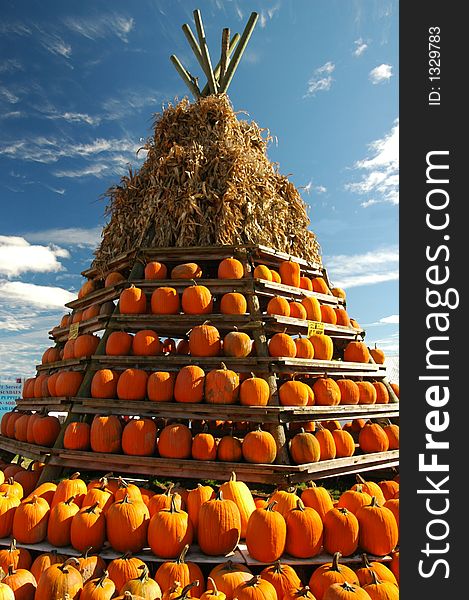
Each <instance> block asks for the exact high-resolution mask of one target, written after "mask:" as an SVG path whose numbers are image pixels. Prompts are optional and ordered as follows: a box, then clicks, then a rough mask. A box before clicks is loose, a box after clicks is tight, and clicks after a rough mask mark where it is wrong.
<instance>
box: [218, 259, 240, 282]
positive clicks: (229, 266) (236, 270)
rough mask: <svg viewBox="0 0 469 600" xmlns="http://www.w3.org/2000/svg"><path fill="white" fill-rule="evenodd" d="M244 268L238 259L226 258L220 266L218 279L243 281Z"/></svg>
mask: <svg viewBox="0 0 469 600" xmlns="http://www.w3.org/2000/svg"><path fill="white" fill-rule="evenodd" d="M243 277H244V267H243V264H242V262H241V261H239V260H238V259H237V258H233V257H231V258H224V259H223V260H222V261H220V263H219V265H218V279H242V278H243Z"/></svg>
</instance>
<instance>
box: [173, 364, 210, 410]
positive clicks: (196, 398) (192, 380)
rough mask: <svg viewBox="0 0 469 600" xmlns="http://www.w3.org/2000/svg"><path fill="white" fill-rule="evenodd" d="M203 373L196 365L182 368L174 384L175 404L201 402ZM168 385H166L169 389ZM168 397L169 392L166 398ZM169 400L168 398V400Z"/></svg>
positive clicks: (203, 381)
mask: <svg viewBox="0 0 469 600" xmlns="http://www.w3.org/2000/svg"><path fill="white" fill-rule="evenodd" d="M204 383H205V373H204V371H203V370H202V369H201V368H200V367H198V366H197V365H186V366H185V367H182V369H181V370H180V371H179V373H178V374H177V376H176V381H175V384H174V399H175V400H176V402H202V399H203V394H204ZM169 386H170V384H167V387H166V388H165V389H167V388H169ZM168 396H169V390H168V393H167V395H166V397H168ZM168 399H169V398H168Z"/></svg>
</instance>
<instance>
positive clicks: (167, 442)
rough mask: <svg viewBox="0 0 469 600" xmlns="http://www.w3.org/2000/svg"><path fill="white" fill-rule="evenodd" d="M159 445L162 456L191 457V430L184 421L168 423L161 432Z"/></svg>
mask: <svg viewBox="0 0 469 600" xmlns="http://www.w3.org/2000/svg"><path fill="white" fill-rule="evenodd" d="M157 445H158V452H159V455H160V456H161V457H162V458H190V457H191V453H192V434H191V431H190V429H189V428H188V427H187V425H184V424H183V423H172V424H170V425H166V427H164V428H163V429H162V430H161V432H160V435H159V438H158V442H157Z"/></svg>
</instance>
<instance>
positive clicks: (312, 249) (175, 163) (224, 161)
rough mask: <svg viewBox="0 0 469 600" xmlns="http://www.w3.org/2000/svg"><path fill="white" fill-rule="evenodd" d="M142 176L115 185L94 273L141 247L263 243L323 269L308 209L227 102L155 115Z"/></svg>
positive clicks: (262, 135)
mask: <svg viewBox="0 0 469 600" xmlns="http://www.w3.org/2000/svg"><path fill="white" fill-rule="evenodd" d="M154 129H155V133H154V137H153V138H150V139H149V140H148V141H147V143H146V144H145V149H146V150H147V151H148V154H147V157H146V160H145V162H144V164H143V165H142V166H141V168H140V169H139V170H138V171H136V172H133V171H130V172H129V174H128V175H127V176H125V177H123V178H122V179H121V183H120V185H118V186H113V187H111V188H110V189H109V190H108V191H107V192H106V196H107V197H108V198H109V199H110V202H109V204H108V206H107V207H106V216H108V217H110V220H109V222H108V224H107V225H106V226H105V227H104V229H103V233H102V238H103V239H102V241H101V244H100V246H99V247H98V249H97V251H96V253H95V254H96V259H95V261H94V265H93V266H95V267H97V268H98V269H100V270H101V269H102V270H104V269H105V268H106V264H107V262H108V261H109V260H110V259H112V258H113V257H115V256H117V255H118V254H120V253H122V252H126V251H128V250H131V249H134V248H138V247H171V246H179V247H181V246H208V245H213V244H239V243H254V244H264V245H266V246H270V247H273V248H276V249H277V250H280V251H284V252H287V253H291V254H294V255H297V256H302V257H303V258H305V259H307V260H311V261H316V262H319V263H320V262H321V259H320V254H319V245H318V243H317V241H316V237H315V235H314V233H312V232H311V231H309V230H308V226H309V224H310V221H309V218H308V216H307V214H306V210H305V204H304V202H303V201H302V199H301V197H300V195H299V193H298V191H297V189H296V188H295V186H294V185H293V184H292V183H291V182H290V181H289V180H288V179H287V178H286V177H285V176H283V175H281V174H279V173H278V170H277V165H276V164H275V163H272V162H270V160H269V159H268V158H267V153H266V151H267V143H268V141H269V140H270V138H269V136H268V133H267V132H266V131H265V130H262V129H260V128H259V126H258V125H257V124H256V123H254V122H250V123H248V122H247V121H242V120H240V119H238V118H237V116H236V114H235V112H234V111H233V108H232V106H231V104H230V101H229V99H228V97H227V96H226V95H225V94H223V95H218V96H213V95H211V96H208V97H206V98H201V99H200V100H198V101H197V102H195V103H190V102H189V101H188V100H186V99H184V100H182V101H181V102H179V103H178V104H177V105H175V106H173V105H169V106H168V107H167V108H166V109H165V110H164V111H163V113H162V114H159V115H156V118H155V122H154Z"/></svg>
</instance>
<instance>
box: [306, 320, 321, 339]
mask: <svg viewBox="0 0 469 600" xmlns="http://www.w3.org/2000/svg"><path fill="white" fill-rule="evenodd" d="M313 333H316V334H317V335H322V334H323V333H324V323H320V322H319V321H308V337H310V336H311V335H313Z"/></svg>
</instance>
